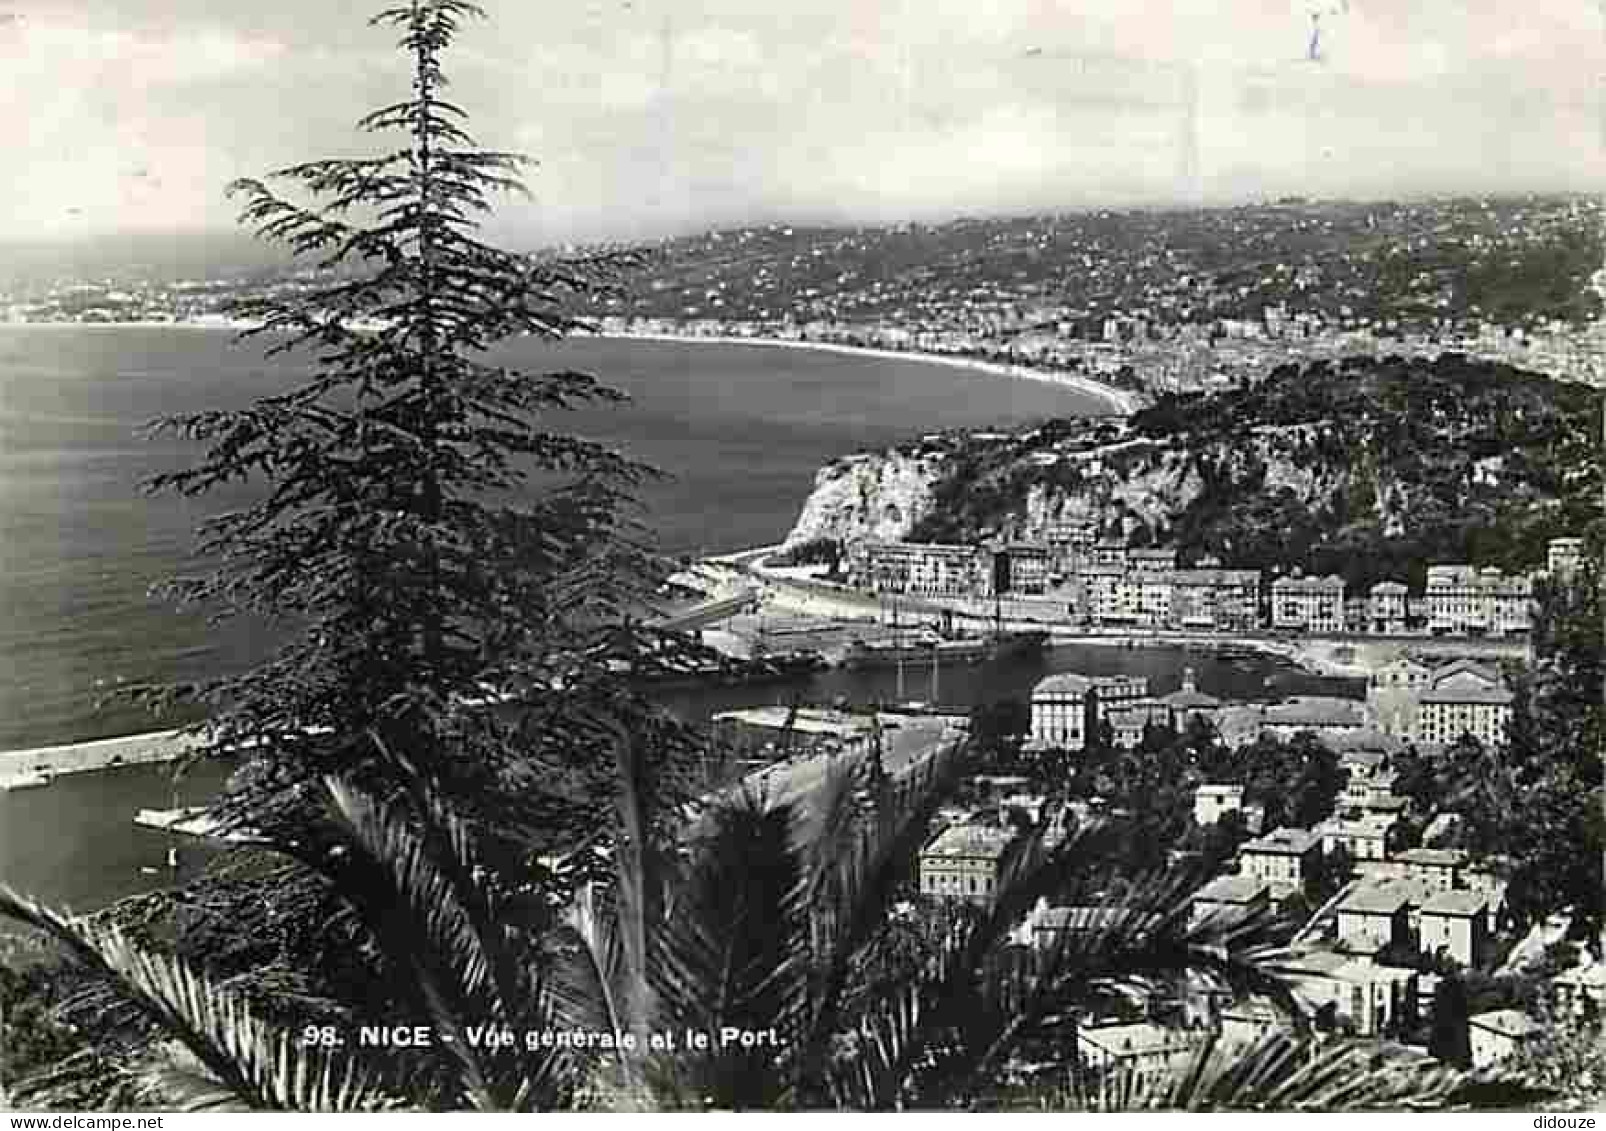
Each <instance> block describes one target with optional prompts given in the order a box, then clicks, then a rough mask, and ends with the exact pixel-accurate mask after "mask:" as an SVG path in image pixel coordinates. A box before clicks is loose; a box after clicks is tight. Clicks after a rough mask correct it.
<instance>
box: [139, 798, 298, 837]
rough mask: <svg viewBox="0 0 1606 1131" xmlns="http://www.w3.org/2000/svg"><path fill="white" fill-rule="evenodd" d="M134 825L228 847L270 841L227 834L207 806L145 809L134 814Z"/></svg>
mask: <svg viewBox="0 0 1606 1131" xmlns="http://www.w3.org/2000/svg"><path fill="white" fill-rule="evenodd" d="M134 823H135V824H136V825H139V826H140V827H141V828H147V829H155V830H157V831H158V832H170V833H183V834H184V835H185V836H193V837H198V838H200V839H203V840H215V841H221V842H222V843H224V844H267V843H268V840H267V838H266V837H264V836H262V835H260V834H258V833H254V832H252V831H251V830H250V829H240V830H236V831H234V832H223V831H221V830H220V828H219V827H218V822H217V820H216V819H215V818H214V817H213V816H212V815H211V814H210V813H208V812H207V810H206V807H205V806H203V805H187V806H182V807H180V808H178V809H141V810H140V811H139V812H138V813H136V814H134Z"/></svg>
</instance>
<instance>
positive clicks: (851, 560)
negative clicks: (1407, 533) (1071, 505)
mask: <svg viewBox="0 0 1606 1131" xmlns="http://www.w3.org/2000/svg"><path fill="white" fill-rule="evenodd" d="M1074 530H1075V536H1074V537H1072V536H1071V534H1069V533H1067V532H1066V531H1065V530H1064V529H1060V530H1051V531H1050V532H1049V538H1050V540H1049V541H1045V542H1043V543H1008V544H1002V545H989V546H955V545H939V544H933V543H917V542H882V541H875V540H870V539H863V540H858V541H855V542H853V543H851V544H850V545H849V546H848V550H847V555H846V565H847V574H848V584H849V585H851V586H852V587H854V588H856V589H862V590H867V591H870V592H874V593H879V594H897V595H904V596H910V597H916V598H922V599H926V600H935V601H942V600H960V601H962V600H965V599H975V598H1001V597H1003V596H1004V595H1006V594H1008V595H1010V596H1011V597H1012V598H1013V599H1014V600H1012V602H1011V609H1012V612H1015V613H1017V614H1025V615H1027V616H1032V614H1034V613H1035V614H1036V616H1035V618H1034V619H1043V620H1048V621H1059V622H1064V623H1071V624H1088V625H1095V626H1104V627H1123V628H1151V629H1175V630H1183V631H1205V632H1218V631H1220V632H1233V631H1239V632H1242V631H1253V630H1256V629H1262V628H1270V629H1272V630H1274V631H1280V632H1298V633H1309V634H1314V635H1330V634H1338V633H1378V634H1391V635H1392V634H1403V633H1409V632H1425V633H1428V634H1431V635H1448V636H1490V637H1505V636H1513V635H1521V634H1523V633H1526V632H1527V631H1528V630H1529V629H1530V627H1531V626H1532V620H1533V594H1534V576H1533V575H1527V574H1522V575H1510V574H1505V573H1503V572H1502V571H1500V570H1499V569H1496V568H1494V567H1492V566H1484V567H1481V568H1480V567H1476V566H1472V565H1466V564H1449V565H1431V566H1429V567H1428V570H1427V579H1426V584H1425V587H1424V589H1423V591H1422V592H1421V593H1420V594H1412V593H1411V592H1410V590H1409V589H1408V588H1407V586H1406V585H1405V584H1404V583H1403V582H1399V581H1380V582H1378V583H1376V584H1375V585H1373V586H1372V587H1371V588H1370V589H1369V590H1368V591H1367V592H1365V593H1352V592H1350V591H1349V590H1348V589H1346V587H1345V583H1344V580H1343V578H1341V577H1338V576H1336V575H1331V576H1326V577H1306V576H1303V575H1301V574H1300V573H1299V572H1298V571H1297V570H1296V571H1295V572H1294V573H1293V574H1291V575H1289V576H1286V577H1277V578H1274V579H1272V580H1271V581H1270V582H1269V583H1268V582H1267V581H1266V580H1265V579H1264V577H1263V576H1262V574H1261V571H1259V570H1246V569H1225V568H1222V567H1221V565H1220V563H1219V562H1216V561H1214V560H1206V561H1205V562H1202V563H1200V564H1199V565H1198V566H1197V567H1195V568H1180V567H1179V566H1178V564H1177V554H1176V551H1175V550H1167V549H1147V548H1129V547H1126V546H1124V545H1121V544H1119V543H1117V542H1114V541H1110V540H1104V541H1098V542H1091V541H1090V540H1089V539H1090V534H1089V531H1088V529H1087V528H1085V527H1076V528H1074ZM1582 553H1583V540H1582V539H1579V538H1556V539H1552V540H1551V542H1550V543H1549V546H1548V554H1547V560H1546V571H1545V572H1546V573H1548V574H1550V575H1553V576H1565V575H1567V574H1569V573H1571V572H1572V571H1574V570H1576V569H1577V568H1578V564H1579V562H1580V559H1581V557H1582Z"/></svg>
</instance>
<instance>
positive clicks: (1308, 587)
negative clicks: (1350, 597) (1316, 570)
mask: <svg viewBox="0 0 1606 1131" xmlns="http://www.w3.org/2000/svg"><path fill="white" fill-rule="evenodd" d="M1271 626H1272V628H1275V629H1283V630H1288V631H1297V632H1309V633H1317V634H1321V633H1338V632H1343V631H1344V579H1343V578H1342V577H1339V576H1337V575H1336V574H1335V575H1329V576H1327V577H1279V578H1278V579H1277V580H1276V581H1273V582H1272V583H1271Z"/></svg>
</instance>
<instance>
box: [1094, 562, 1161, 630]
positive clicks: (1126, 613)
mask: <svg viewBox="0 0 1606 1131" xmlns="http://www.w3.org/2000/svg"><path fill="white" fill-rule="evenodd" d="M1113 596H1114V608H1113V610H1111V611H1110V612H1109V614H1108V615H1107V617H1106V620H1105V623H1113V624H1124V625H1133V626H1136V627H1139V628H1161V627H1163V626H1165V625H1166V624H1169V623H1170V622H1171V579H1170V577H1169V576H1168V575H1166V574H1164V573H1156V572H1152V571H1145V570H1134V569H1128V570H1127V571H1125V572H1124V573H1122V574H1121V576H1120V578H1119V579H1118V580H1117V581H1116V583H1115V590H1114V594H1113Z"/></svg>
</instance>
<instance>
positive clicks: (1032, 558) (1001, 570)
mask: <svg viewBox="0 0 1606 1131" xmlns="http://www.w3.org/2000/svg"><path fill="white" fill-rule="evenodd" d="M1049 572H1050V571H1049V552H1048V547H1047V546H1041V545H1036V544H1034V543H1029V542H1011V543H1009V544H1008V545H1005V546H1002V547H1000V548H999V549H998V551H997V556H996V558H995V559H994V567H993V586H994V588H995V590H996V591H997V592H1000V593H1041V592H1043V591H1044V590H1045V589H1047V588H1048V575H1049Z"/></svg>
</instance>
